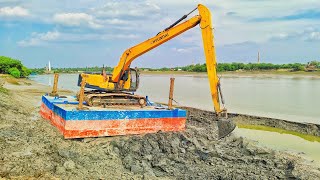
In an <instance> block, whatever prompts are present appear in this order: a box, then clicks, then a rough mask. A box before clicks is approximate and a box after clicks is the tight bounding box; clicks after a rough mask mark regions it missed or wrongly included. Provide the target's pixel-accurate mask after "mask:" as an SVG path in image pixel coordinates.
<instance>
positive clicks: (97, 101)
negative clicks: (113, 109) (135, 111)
mask: <svg viewBox="0 0 320 180" xmlns="http://www.w3.org/2000/svg"><path fill="white" fill-rule="evenodd" d="M84 95H85V96H84V101H85V102H86V103H87V105H89V106H94V107H106V106H119V105H122V106H140V107H144V106H146V104H147V100H146V98H145V97H143V96H139V95H134V94H132V93H127V92H113V93H112V92H104V91H99V90H91V91H85V92H84Z"/></svg>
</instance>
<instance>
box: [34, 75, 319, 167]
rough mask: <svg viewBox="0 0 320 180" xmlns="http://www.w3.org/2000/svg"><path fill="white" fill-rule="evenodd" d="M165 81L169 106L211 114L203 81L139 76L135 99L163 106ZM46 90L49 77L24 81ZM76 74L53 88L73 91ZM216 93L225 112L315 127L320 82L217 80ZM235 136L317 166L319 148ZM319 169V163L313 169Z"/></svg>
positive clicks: (291, 139) (285, 139) (271, 135)
mask: <svg viewBox="0 0 320 180" xmlns="http://www.w3.org/2000/svg"><path fill="white" fill-rule="evenodd" d="M170 77H175V86H174V100H175V101H176V102H177V103H178V104H179V105H184V106H192V107H196V108H200V109H205V110H213V104H212V100H211V95H210V89H209V83H208V79H207V77H206V76H205V75H202V74H200V75H141V76H140V87H139V89H138V91H137V93H136V94H139V95H144V96H148V97H149V99H150V100H151V101H155V102H164V103H167V102H168V94H169V84H170ZM30 78H31V79H32V80H35V81H37V82H39V83H42V84H46V85H52V83H53V75H36V76H31V77H30ZM77 79H78V74H60V77H59V85H58V87H59V88H63V89H69V90H73V91H78V90H79V87H77ZM221 83H222V92H223V95H224V98H225V101H226V107H227V109H228V111H229V112H235V113H240V114H249V115H257V116H265V117H272V118H279V119H286V120H289V121H296V122H310V123H316V124H320V118H319V117H320V93H319V92H320V78H303V77H299V78H297V77H289V76H281V77H277V76H272V77H222V78H221ZM235 132H236V133H237V134H238V135H241V136H244V137H247V138H249V139H252V140H256V141H258V142H259V144H261V145H264V146H268V147H272V148H275V149H279V150H288V151H294V152H303V153H304V154H306V156H307V157H308V158H310V159H312V160H316V161H317V162H318V163H319V162H320V143H319V142H310V141H307V140H304V139H302V138H300V137H298V136H294V135H289V134H280V133H277V132H266V131H261V130H249V129H242V128H238V129H236V131H235ZM319 164H320V163H319Z"/></svg>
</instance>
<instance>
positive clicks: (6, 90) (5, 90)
mask: <svg viewBox="0 0 320 180" xmlns="http://www.w3.org/2000/svg"><path fill="white" fill-rule="evenodd" d="M0 93H2V94H8V93H9V90H8V89H6V88H4V87H2V86H0Z"/></svg>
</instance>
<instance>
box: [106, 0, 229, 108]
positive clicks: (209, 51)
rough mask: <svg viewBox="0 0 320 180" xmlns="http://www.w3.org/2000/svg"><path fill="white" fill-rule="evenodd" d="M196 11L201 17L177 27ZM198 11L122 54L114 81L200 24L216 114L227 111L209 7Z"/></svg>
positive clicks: (114, 72) (198, 16)
mask: <svg viewBox="0 0 320 180" xmlns="http://www.w3.org/2000/svg"><path fill="white" fill-rule="evenodd" d="M196 9H198V11H199V15H196V16H194V17H192V18H190V19H189V20H187V21H185V22H183V23H181V24H178V25H177V23H178V22H180V21H181V20H183V19H185V18H186V17H187V16H188V15H189V14H190V13H191V12H193V11H194V10H196ZM196 9H194V10H193V11H191V12H190V13H189V14H187V15H184V16H183V17H182V18H180V19H179V20H178V21H177V22H176V23H174V24H172V25H171V26H169V27H168V28H166V29H165V30H164V31H162V32H160V33H158V34H157V35H156V36H155V37H152V38H150V39H148V40H146V41H144V42H142V43H140V44H138V45H136V46H133V47H131V48H129V49H127V50H126V51H125V52H124V53H123V54H122V56H121V58H120V61H119V63H118V65H117V66H116V67H115V68H114V70H113V73H112V81H113V82H118V81H119V79H120V78H121V76H122V75H123V73H124V72H125V71H126V70H127V69H128V68H129V67H130V64H131V63H132V61H134V60H135V59H136V58H137V57H139V56H141V55H142V54H144V53H146V52H148V51H150V50H152V49H154V48H156V47H158V46H160V45H161V44H163V43H165V42H167V41H169V40H170V39H173V38H174V37H176V36H178V35H180V34H182V33H183V32H185V31H187V30H189V29H191V28H193V27H195V26H196V25H198V24H200V28H201V33H202V39H203V47H204V54H205V58H206V64H207V72H208V79H209V83H210V90H211V96H212V101H213V104H214V109H215V112H216V113H220V112H223V111H226V110H225V109H221V107H220V102H219V88H218V86H219V78H218V76H217V72H216V66H217V61H216V54H215V48H214V36H213V32H212V22H211V13H210V10H209V9H208V8H207V7H205V6H203V5H201V4H199V5H198V7H197V8H196Z"/></svg>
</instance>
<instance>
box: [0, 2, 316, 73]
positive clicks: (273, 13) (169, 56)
mask: <svg viewBox="0 0 320 180" xmlns="http://www.w3.org/2000/svg"><path fill="white" fill-rule="evenodd" d="M198 3H202V4H204V5H206V6H207V7H209V8H210V9H211V12H212V16H213V17H212V18H213V24H214V29H215V30H214V33H215V41H216V50H217V58H218V62H245V63H248V62H255V61H256V59H257V52H258V51H260V54H261V59H262V61H263V62H272V63H289V62H307V61H310V60H320V1H319V0H291V1H290V2H288V1H278V0H215V1H212V0H202V1H191V0H190V1H188V0H175V1H172V0H161V1H155V0H136V1H126V0H121V1H120V0H119V1H113V0H90V1H89V0H59V1H54V0H46V1H43V0H33V1H24V0H0V42H1V43H0V55H4V56H10V57H14V58H17V59H19V60H21V61H22V62H23V63H24V64H26V66H28V67H44V66H45V65H46V64H47V62H48V61H49V60H50V61H51V64H52V65H53V66H55V67H85V66H96V65H98V66H102V64H105V65H107V66H115V65H116V64H117V62H118V60H119V58H120V56H121V54H122V52H123V51H124V50H125V49H127V48H129V47H131V46H134V45H136V44H138V43H139V42H142V41H144V40H146V39H148V38H150V37H152V36H154V35H156V34H157V33H158V32H159V31H161V30H163V29H164V28H166V27H167V26H169V25H170V24H171V23H173V22H174V21H175V20H177V19H179V18H180V17H181V16H182V15H184V14H185V13H187V12H189V11H190V10H192V9H193V8H194V7H196V5H197V4H198ZM192 15H195V14H192ZM190 17H191V16H190ZM204 62H205V60H204V56H203V49H202V42H201V34H200V29H199V27H195V28H193V29H191V30H190V31H188V32H186V33H184V34H183V35H180V36H179V37H177V38H175V39H173V40H171V41H169V42H168V43H166V44H164V45H162V46H160V47H158V48H157V49H155V50H152V51H150V52H149V53H147V54H145V55H143V56H141V57H139V58H138V59H137V60H136V61H134V62H133V64H132V66H137V67H164V66H169V67H173V66H183V65H188V64H191V63H204Z"/></svg>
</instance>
